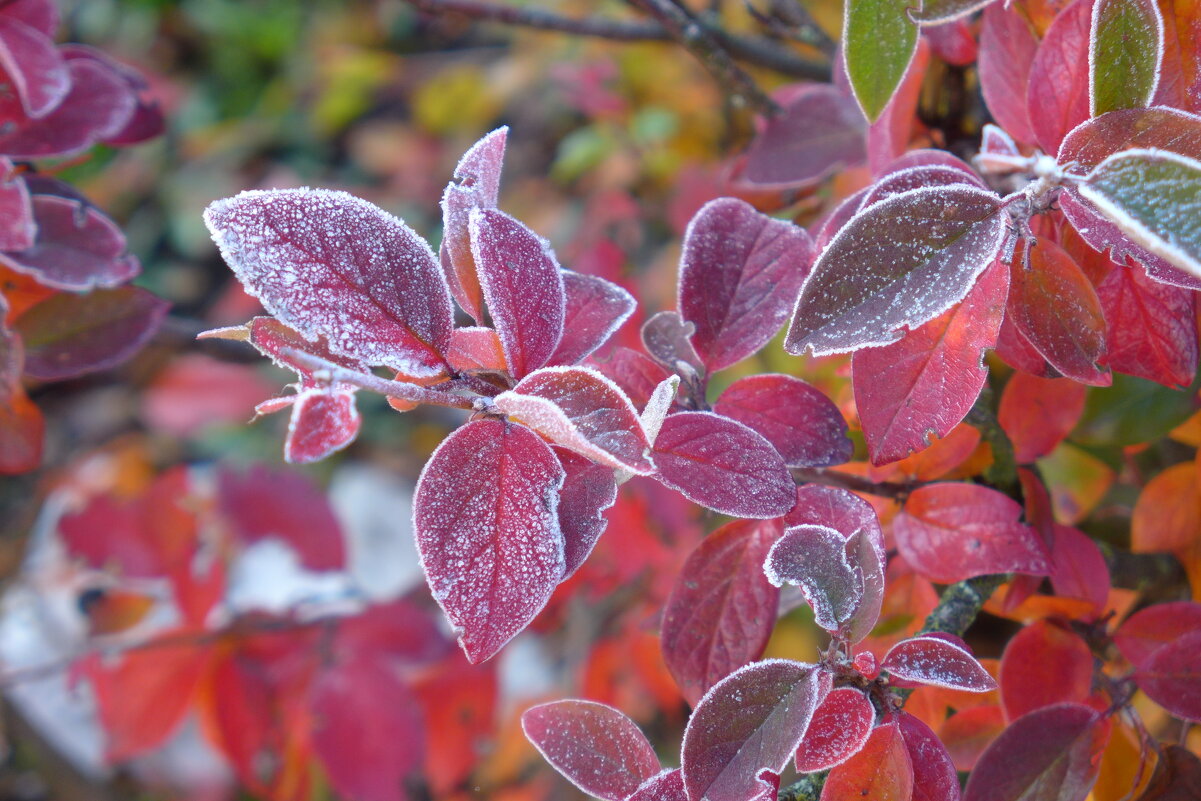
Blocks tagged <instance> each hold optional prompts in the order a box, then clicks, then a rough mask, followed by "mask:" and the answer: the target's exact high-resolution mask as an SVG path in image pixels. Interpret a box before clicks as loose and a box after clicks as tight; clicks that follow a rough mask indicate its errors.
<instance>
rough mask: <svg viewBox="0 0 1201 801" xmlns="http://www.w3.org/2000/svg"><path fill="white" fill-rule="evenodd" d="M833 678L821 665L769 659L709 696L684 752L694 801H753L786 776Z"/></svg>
mask: <svg viewBox="0 0 1201 801" xmlns="http://www.w3.org/2000/svg"><path fill="white" fill-rule="evenodd" d="M829 682H830V678H829V676H828V675H827V674H825V673H824V672H823V671H821V670H819V669H818V668H817V666H816V665H808V664H804V663H802V662H791V661H788V660H784V659H769V660H767V661H764V662H756V663H754V664H752V665H747V666H746V667H744V668H742V669H740V670H738V671H736V672H735V673H732V674H730V675H729V676H727V677H726V678H725V679H723V680H722V681H720V682H719V683H717V684H716V685H714V687H713V688H712V689H711V690H709V692H708V693H707V694H706V695H705V697H704V698H702V699H701V701H700V703H699V704H697V706H696V709H694V710H693V712H692V718H691V719H690V720H689V721H688V728H687V729H685V730H684V745H683V747H682V749H681V756H680V761H681V767H680V769H681V771H682V772H683V774H684V787H685V789H686V790H687V792H688V797H689V798H690V799H692V801H701V799H706V801H748V799H752V798H757V797H758V796H759V794H760V793H761V792H762V791H763V788H764V786H765V783H764V782H762V781H761V780H760V779H759V774H760V772H761V771H764V770H768V771H771V772H772V773H776V774H778V773H779V772H780V771H781V770H783V768H784V765H785V764H787V762H788V759H789V757H791V756H792V753H793V751H794V750H796V747H797V744H798V743H799V742H800V741H801V738H802V737H803V736H804V735H805V731H806V729H808V727H809V720H810V719H811V718H812V717H813V712H814V710H815V709H816V708H817V705H818V703H819V702H820V701H821V699H822V698H823V697H824V696H825V694H826V692H828V691H829V687H830V684H829Z"/></svg>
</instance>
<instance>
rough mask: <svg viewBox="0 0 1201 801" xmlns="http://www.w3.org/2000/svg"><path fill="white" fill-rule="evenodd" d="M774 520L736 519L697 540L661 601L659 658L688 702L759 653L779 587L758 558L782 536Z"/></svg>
mask: <svg viewBox="0 0 1201 801" xmlns="http://www.w3.org/2000/svg"><path fill="white" fill-rule="evenodd" d="M781 530H782V528H781V526H780V523H779V521H777V520H764V521H758V520H735V521H733V522H731V523H727V524H726V525H724V526H722V527H721V528H719V529H718V530H717V531H715V532H713V533H712V534H710V535H709V536H708V537H706V538H705V539H704V540H702V541H701V544H700V546H699V547H698V548H697V549H696V550H694V551H693V552H692V553H691V554H690V555H689V556H688V559H687V561H685V562H684V566H683V568H681V570H680V574H679V576H678V577H677V578H676V581H675V584H674V585H673V586H672V590H671V595H670V596H668V598H667V603H666V604H665V605H664V607H663V625H662V629H661V634H660V637H661V641H662V645H663V659H664V661H665V662H666V663H667V668H668V669H669V670H670V671H671V675H672V676H673V677H674V678H675V680H676V683H677V684H679V686H680V691H681V692H682V693H683V695H684V697H685V698H686V699H687V700H688V702H689V703H690V704H693V705H694V706H695V705H696V703H697V701H698V700H699V699H700V698H701V696H702V695H704V694H705V692H706V691H707V690H708V689H709V688H710V687H712V686H713V685H714V684H716V683H717V682H718V681H720V680H721V679H724V678H725V677H726V676H728V675H729V674H730V673H731V672H733V671H734V670H737V669H738V668H740V667H742V666H744V665H746V664H748V663H750V662H752V661H754V660H756V659H758V658H759V657H761V656H762V655H763V649H764V648H765V647H767V641H768V638H770V637H771V632H772V629H773V628H774V626H775V621H776V607H777V605H778V603H779V591H778V590H777V589H776V588H775V587H773V586H772V585H771V584H769V583H768V581H767V579H766V577H764V575H763V560H764V559H765V558H766V557H767V553H768V551H769V550H770V549H771V546H772V543H774V542H775V541H776V539H777V538H778V537H779V536H780V533H781Z"/></svg>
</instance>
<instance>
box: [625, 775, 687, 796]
mask: <svg viewBox="0 0 1201 801" xmlns="http://www.w3.org/2000/svg"><path fill="white" fill-rule="evenodd" d="M629 801H688V793H686V792H685V791H684V774H683V772H682V771H681V770H680V769H679V768H676V769H675V770H665V771H663V772H661V773H658V774H656V775H654V776H652V777H650V778H649V779H647V780H646V781H644V782H643V783H642V786H641V787H639V788H638V789H637V791H635V793H634V794H633V795H632V796H630V798H629Z"/></svg>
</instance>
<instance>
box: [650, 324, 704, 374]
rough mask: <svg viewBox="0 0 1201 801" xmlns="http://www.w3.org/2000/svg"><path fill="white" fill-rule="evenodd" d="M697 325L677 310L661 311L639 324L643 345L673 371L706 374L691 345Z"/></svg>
mask: <svg viewBox="0 0 1201 801" xmlns="http://www.w3.org/2000/svg"><path fill="white" fill-rule="evenodd" d="M695 332H696V325H694V324H693V323H690V322H687V321H685V320H684V319H683V318H682V317H680V315H679V314H678V313H677V312H674V311H661V312H659V313H658V314H656V315H655V316H653V317H651V318H650V319H649V320H647V321H646V322H645V323H643V324H642V345H643V347H645V348H646V352H647V353H649V354H650V355H651V356H653V357H654V358H655V359H656V360H657V361H658V362H659V363H660V364H662V365H663V366H664V367H666V368H667V369H669V370H671V371H672V372H677V373H686V372H687V371H688V370H692V371H693V372H694V373H696V374H697V375H704V374H705V363H704V361H703V360H702V359H701V357H700V355H698V354H697V352H696V348H695V347H693V345H692V335H693V333H695Z"/></svg>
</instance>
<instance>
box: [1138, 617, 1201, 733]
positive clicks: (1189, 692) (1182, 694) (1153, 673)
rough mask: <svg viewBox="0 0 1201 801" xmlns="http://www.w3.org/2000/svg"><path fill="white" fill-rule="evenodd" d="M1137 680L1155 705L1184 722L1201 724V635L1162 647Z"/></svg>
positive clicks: (1191, 634)
mask: <svg viewBox="0 0 1201 801" xmlns="http://www.w3.org/2000/svg"><path fill="white" fill-rule="evenodd" d="M1134 680H1135V681H1136V682H1137V683H1138V686H1139V687H1140V688H1141V689H1142V691H1143V692H1145V693H1146V694H1147V695H1148V696H1149V697H1150V698H1151V700H1152V701H1154V702H1155V703H1157V704H1159V705H1160V706H1162V707H1163V708H1164V709H1166V710H1167V711H1168V712H1170V713H1171V714H1173V715H1175V716H1176V717H1178V718H1180V719H1182V720H1189V721H1192V722H1193V723H1201V631H1195V630H1194V631H1190V632H1187V633H1185V634H1183V635H1181V636H1180V637H1178V638H1176V639H1174V640H1172V641H1171V642H1168V643H1165V644H1164V645H1161V646H1159V647H1158V648H1156V649H1155V650H1154V651H1152V652H1151V654H1150V656H1148V657H1147V658H1146V660H1144V661H1143V662H1142V664H1141V665H1139V668H1138V671H1137V672H1136V673H1135V674H1134Z"/></svg>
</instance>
